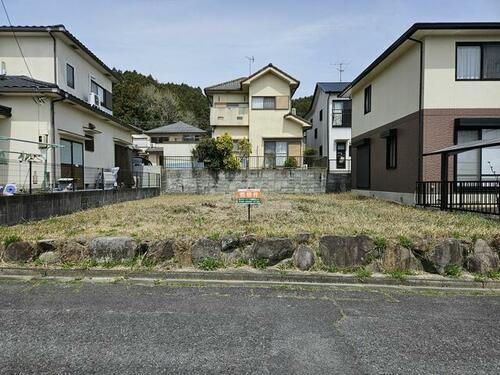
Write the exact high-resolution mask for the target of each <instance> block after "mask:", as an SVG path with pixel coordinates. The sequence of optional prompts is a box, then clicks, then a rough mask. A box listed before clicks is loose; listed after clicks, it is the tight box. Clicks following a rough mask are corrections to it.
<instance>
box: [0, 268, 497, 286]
mask: <svg viewBox="0 0 500 375" xmlns="http://www.w3.org/2000/svg"><path fill="white" fill-rule="evenodd" d="M0 278H3V279H56V280H57V279H110V278H114V279H116V278H124V279H127V280H132V281H133V280H137V281H151V282H153V281H158V280H160V281H177V282H210V283H216V282H223V283H230V282H236V283H238V284H247V283H248V284H254V283H272V284H301V285H310V286H314V285H318V286H320V285H321V286H325V285H358V286H359V285H364V286H372V287H373V286H379V287H380V286H383V287H413V288H448V289H481V290H500V281H494V280H490V281H487V282H477V281H467V280H454V279H443V280H438V279H422V278H416V277H408V278H407V279H405V280H395V279H392V278H388V277H380V276H374V277H370V278H369V279H364V280H363V279H359V278H357V277H356V276H351V275H317V274H306V275H304V274H301V273H297V272H287V273H281V272H278V271H275V272H273V271H266V272H245V271H244V270H242V271H227V272H207V271H194V272H189V271H163V272H160V271H133V270H101V269H62V268H51V269H48V268H29V267H26V268H25V267H19V268H16V267H11V268H0Z"/></svg>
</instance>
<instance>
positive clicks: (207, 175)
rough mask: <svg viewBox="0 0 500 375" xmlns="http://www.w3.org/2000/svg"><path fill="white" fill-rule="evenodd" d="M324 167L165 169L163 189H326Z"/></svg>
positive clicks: (219, 190) (179, 191)
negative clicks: (229, 170) (228, 169)
mask: <svg viewBox="0 0 500 375" xmlns="http://www.w3.org/2000/svg"><path fill="white" fill-rule="evenodd" d="M326 179H327V172H326V170H325V169H309V170H304V169H263V170H242V171H237V172H223V171H219V172H217V171H210V170H206V169H185V170H171V169H164V170H163V171H162V179H161V181H162V184H161V185H162V186H161V187H162V189H161V191H162V193H195V194H207V193H233V192H235V191H236V190H238V189H245V188H253V189H262V191H264V192H279V193H324V192H325V191H326Z"/></svg>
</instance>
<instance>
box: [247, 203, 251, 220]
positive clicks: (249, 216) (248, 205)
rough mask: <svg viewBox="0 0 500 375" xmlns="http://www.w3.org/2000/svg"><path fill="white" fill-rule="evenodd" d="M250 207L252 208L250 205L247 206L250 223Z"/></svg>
mask: <svg viewBox="0 0 500 375" xmlns="http://www.w3.org/2000/svg"><path fill="white" fill-rule="evenodd" d="M251 206H252V205H251V204H249V205H248V222H250V207H251Z"/></svg>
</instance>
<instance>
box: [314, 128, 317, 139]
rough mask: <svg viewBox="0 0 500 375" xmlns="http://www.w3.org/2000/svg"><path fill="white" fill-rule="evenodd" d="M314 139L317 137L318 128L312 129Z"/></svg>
mask: <svg viewBox="0 0 500 375" xmlns="http://www.w3.org/2000/svg"><path fill="white" fill-rule="evenodd" d="M314 139H318V128H316V129H314Z"/></svg>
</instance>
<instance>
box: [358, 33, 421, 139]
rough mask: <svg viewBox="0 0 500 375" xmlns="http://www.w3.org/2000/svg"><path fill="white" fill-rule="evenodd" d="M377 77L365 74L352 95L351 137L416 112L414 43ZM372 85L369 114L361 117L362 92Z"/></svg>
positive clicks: (417, 64) (416, 53)
mask: <svg viewBox="0 0 500 375" xmlns="http://www.w3.org/2000/svg"><path fill="white" fill-rule="evenodd" d="M387 64H388V66H389V68H387V69H385V70H382V71H381V72H380V73H379V74H377V75H374V74H373V75H369V76H367V77H365V79H363V81H362V82H361V83H362V84H361V83H360V84H358V85H357V87H356V90H355V91H353V92H352V136H353V137H357V136H359V135H361V134H363V133H366V132H368V131H370V130H373V129H376V128H378V127H380V126H382V125H385V124H387V123H390V122H392V121H395V120H397V119H399V118H401V117H404V116H407V115H409V114H411V113H414V112H417V111H418V109H419V84H420V69H419V67H420V50H419V46H418V45H417V43H415V44H414V45H412V46H410V47H409V49H408V50H407V51H406V53H404V54H402V55H401V56H399V58H397V59H395V60H394V61H387ZM370 84H371V86H372V89H371V90H372V108H371V112H370V113H367V114H364V89H365V87H367V86H369V85H370Z"/></svg>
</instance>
